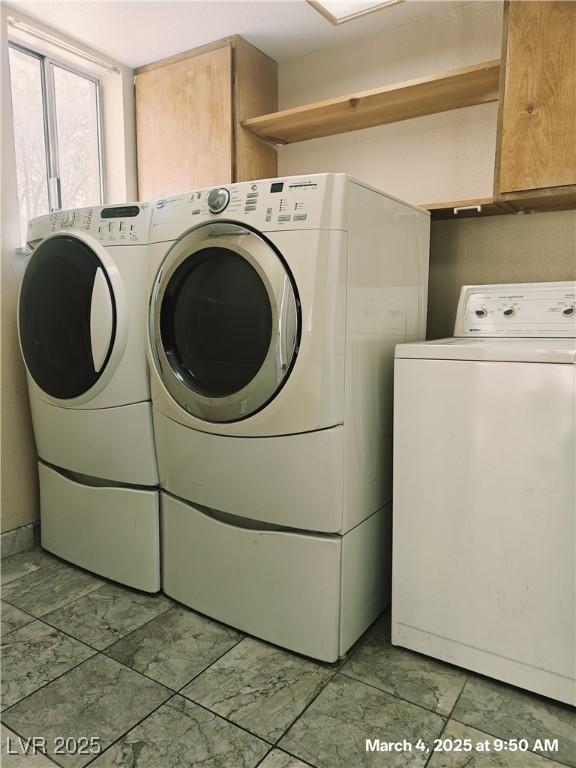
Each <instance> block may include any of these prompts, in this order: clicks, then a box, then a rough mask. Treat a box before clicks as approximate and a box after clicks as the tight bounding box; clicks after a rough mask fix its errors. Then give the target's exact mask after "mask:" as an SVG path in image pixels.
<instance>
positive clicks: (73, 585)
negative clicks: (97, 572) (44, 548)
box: [2, 555, 104, 618]
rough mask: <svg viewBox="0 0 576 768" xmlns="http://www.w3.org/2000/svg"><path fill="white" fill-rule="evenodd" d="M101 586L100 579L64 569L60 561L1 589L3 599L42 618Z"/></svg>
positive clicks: (64, 565)
mask: <svg viewBox="0 0 576 768" xmlns="http://www.w3.org/2000/svg"><path fill="white" fill-rule="evenodd" d="M14 557H19V555H15V556H14ZM103 584H104V581H103V580H102V579H98V578H96V577H95V576H92V575H91V574H90V573H87V572H86V571H82V570H80V569H79V568H75V567H73V566H70V565H67V564H66V563H64V562H63V561H61V560H54V562H51V563H49V564H45V565H44V564H43V565H42V566H41V567H40V568H38V570H36V571H33V572H32V573H28V574H27V575H25V576H21V577H20V578H19V579H16V580H15V581H12V582H10V583H9V584H6V585H5V586H4V587H3V589H2V599H3V600H5V601H6V602H7V603H11V605H15V606H16V608H21V609H22V610H23V611H26V612H27V613H31V614H32V615H33V616H36V617H38V618H41V617H42V616H45V615H46V614H47V613H50V612H51V611H55V610H56V609H57V608H61V607H62V606H63V605H66V604H67V603H70V602H72V601H73V600H77V599H78V598H79V597H83V596H84V595H87V594H88V593H89V592H92V591H94V590H95V589H98V588H99V587H101V586H102V585H103Z"/></svg>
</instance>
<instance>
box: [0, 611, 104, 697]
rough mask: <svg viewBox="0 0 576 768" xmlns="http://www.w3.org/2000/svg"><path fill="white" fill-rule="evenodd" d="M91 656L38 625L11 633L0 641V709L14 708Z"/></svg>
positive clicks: (89, 651)
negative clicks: (0, 669) (0, 700)
mask: <svg viewBox="0 0 576 768" xmlns="http://www.w3.org/2000/svg"><path fill="white" fill-rule="evenodd" d="M94 653H95V651H94V650H93V649H92V648H88V646H86V645H84V643H79V642H78V641H77V640H73V639H72V638H71V637H67V636H66V635H64V634H62V632H59V631H58V630H57V629H54V627H49V626H48V625H47V624H44V622H42V621H33V622H32V623H31V624H27V625H26V626H25V627H22V628H21V629H17V630H16V631H15V632H11V633H10V634H9V635H8V636H7V637H6V638H5V639H4V640H3V641H2V707H3V708H6V707H9V706H11V705H12V704H15V703H16V702H17V701H20V699H23V698H24V696H28V695H29V694H31V693H33V692H34V691H36V690H38V688H40V687H42V686H43V685H46V683H49V682H50V681H51V680H54V679H55V678H56V677H59V676H60V675H62V674H64V672H67V671H68V670H69V669H72V667H75V666H77V665H78V664H80V663H81V662H82V661H85V660H86V659H88V658H89V657H90V656H93V655H94Z"/></svg>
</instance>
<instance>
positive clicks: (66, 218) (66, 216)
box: [60, 211, 76, 229]
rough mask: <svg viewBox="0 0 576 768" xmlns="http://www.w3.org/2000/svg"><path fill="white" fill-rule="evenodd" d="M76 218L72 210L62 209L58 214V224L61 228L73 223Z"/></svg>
mask: <svg viewBox="0 0 576 768" xmlns="http://www.w3.org/2000/svg"><path fill="white" fill-rule="evenodd" d="M75 218H76V214H75V213H74V211H63V212H62V213H61V214H60V226H61V227H62V229H64V227H71V226H72V224H74V219H75Z"/></svg>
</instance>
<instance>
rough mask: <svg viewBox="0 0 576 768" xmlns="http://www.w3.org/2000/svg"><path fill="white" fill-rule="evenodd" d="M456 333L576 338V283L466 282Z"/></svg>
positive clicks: (460, 334)
mask: <svg viewBox="0 0 576 768" xmlns="http://www.w3.org/2000/svg"><path fill="white" fill-rule="evenodd" d="M454 335H455V336H477V337H489V338H490V337H501V338H502V337H504V338H510V337H541V338H558V337H562V336H565V337H568V338H571V337H576V282H572V281H566V282H559V283H516V284H507V285H466V286H464V287H463V288H462V290H461V293H460V301H459V304H458V312H457V316H456V326H455V329H454Z"/></svg>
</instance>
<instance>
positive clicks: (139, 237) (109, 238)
mask: <svg viewBox="0 0 576 768" xmlns="http://www.w3.org/2000/svg"><path fill="white" fill-rule="evenodd" d="M151 212H152V209H151V207H150V205H149V204H148V203H127V204H123V205H117V206H113V205H109V206H96V207H93V208H76V209H74V210H69V211H55V212H54V213H50V214H47V215H45V216H38V217H37V218H35V219H31V220H30V221H29V222H28V232H27V237H26V239H27V242H28V243H30V244H35V243H37V241H38V240H41V239H42V238H44V237H48V235H52V234H54V233H56V232H66V231H70V232H84V233H86V234H89V235H90V236H91V237H93V238H95V239H96V240H98V241H99V242H101V243H102V244H103V245H137V244H142V243H147V242H148V235H149V231H150V217H151Z"/></svg>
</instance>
